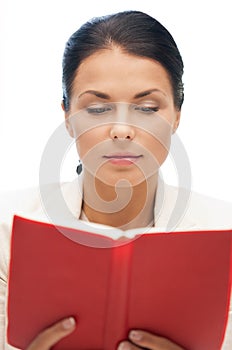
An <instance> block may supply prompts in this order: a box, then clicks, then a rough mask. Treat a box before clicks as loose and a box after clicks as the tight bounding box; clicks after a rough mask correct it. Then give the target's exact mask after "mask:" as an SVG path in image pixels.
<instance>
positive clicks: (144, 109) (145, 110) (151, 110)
mask: <svg viewBox="0 0 232 350" xmlns="http://www.w3.org/2000/svg"><path fill="white" fill-rule="evenodd" d="M135 110H136V111H140V112H143V113H146V114H151V113H154V112H158V110H159V107H147V106H135Z"/></svg>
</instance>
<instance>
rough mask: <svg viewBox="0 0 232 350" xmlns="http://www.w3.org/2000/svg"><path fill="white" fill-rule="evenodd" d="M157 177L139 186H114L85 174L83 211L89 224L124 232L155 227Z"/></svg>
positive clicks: (123, 183)
mask: <svg viewBox="0 0 232 350" xmlns="http://www.w3.org/2000/svg"><path fill="white" fill-rule="evenodd" d="M157 178H158V176H157V174H155V175H153V176H152V177H150V178H149V179H146V180H144V181H142V182H140V183H139V184H136V185H135V186H129V185H128V183H127V182H125V181H121V182H119V183H118V186H117V187H115V186H110V185H108V184H106V183H104V182H102V181H101V180H99V179H97V178H93V177H92V176H91V175H90V174H88V173H86V172H85V174H84V183H83V184H84V192H83V207H82V209H83V211H84V213H85V215H86V217H87V218H88V220H89V221H91V222H95V223H100V224H105V225H109V226H113V227H118V228H120V229H122V230H128V229H132V228H139V227H147V226H153V225H154V219H155V218H154V201H155V193H156V188H157Z"/></svg>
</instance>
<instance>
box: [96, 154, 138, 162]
mask: <svg viewBox="0 0 232 350" xmlns="http://www.w3.org/2000/svg"><path fill="white" fill-rule="evenodd" d="M142 157H143V156H142V154H139V155H136V154H132V153H114V154H109V155H104V156H103V158H105V159H108V160H109V162H110V163H112V164H115V165H132V164H134V163H135V162H137V161H138V160H139V159H140V158H142Z"/></svg>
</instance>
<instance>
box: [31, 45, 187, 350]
mask: <svg viewBox="0 0 232 350" xmlns="http://www.w3.org/2000/svg"><path fill="white" fill-rule="evenodd" d="M122 82H123V83H122ZM153 90H154V91H153ZM89 91H91V92H89ZM93 91H94V92H93ZM151 91H152V92H151ZM96 92H97V93H96ZM139 94H140V97H138V95H139ZM103 95H104V96H103ZM106 95H107V96H106ZM142 95H143V96H142ZM118 102H121V103H122V106H124V107H125V106H126V107H128V106H129V105H131V104H135V105H139V106H143V107H144V106H145V107H158V109H159V111H158V113H159V115H161V119H160V121H161V124H159V125H161V128H163V129H164V132H163V134H162V133H161V134H162V135H161V139H162V142H161V141H160V139H159V137H157V135H156V134H154V133H153V130H151V129H152V127H153V122H154V121H155V120H157V118H158V117H157V115H156V113H157V112H154V113H151V114H149V115H147V114H146V113H145V114H144V113H141V118H140V119H141V120H142V122H143V125H142V127H141V125H140V121H139V122H138V124H132V123H131V124H130V123H128V122H127V121H126V122H125V120H123V121H122V120H121V119H117V120H116V122H115V119H114V122H113V123H111V122H110V123H101V122H100V123H99V124H98V125H96V126H95V127H94V128H88V126H86V125H85V121H86V120H85V119H82V122H81V123H80V118H81V116H80V118H79V119H78V118H72V116H75V115H80V111H83V110H86V108H88V107H89V106H91V108H92V107H93V106H99V105H100V106H102V104H103V103H118ZM117 106H118V105H117ZM145 110H146V109H145ZM122 114H123V111H122V110H121V112H120V113H118V115H119V116H122ZM97 117H99V116H97ZM65 118H66V127H67V129H68V132H69V133H70V135H71V136H72V137H75V139H76V145H77V150H78V154H79V156H80V158H81V160H82V163H83V166H84V168H85V172H84V198H83V210H84V212H85V215H86V216H87V217H88V219H89V220H90V221H93V222H99V223H102V224H108V225H111V226H115V227H120V228H122V229H128V228H133V227H139V226H140V225H141V226H146V225H148V224H149V223H150V222H151V221H153V220H154V217H153V205H154V200H155V193H156V186H157V170H158V168H159V166H160V165H161V164H162V163H163V162H164V160H165V159H166V157H167V155H168V150H169V146H170V139H171V135H172V133H174V132H175V130H176V129H177V127H178V125H179V120H180V111H179V110H178V109H177V108H176V107H175V105H174V100H173V91H172V86H171V83H170V79H169V76H168V74H167V72H166V70H165V69H164V68H163V67H162V66H161V65H160V64H159V63H158V62H156V61H154V60H151V59H147V58H141V57H136V56H131V55H129V54H126V53H123V52H122V51H121V50H120V49H119V48H118V47H113V48H111V49H108V50H102V51H99V52H97V53H95V54H93V55H92V56H90V57H88V58H87V59H85V60H84V62H83V63H82V64H81V65H80V67H79V69H78V71H77V74H76V77H75V80H74V84H73V90H72V97H71V101H70V110H69V111H68V112H65ZM100 118H101V116H100ZM140 119H139V120H140ZM83 125H84V126H83ZM155 126H156V124H154V127H155ZM167 126H168V127H167ZM163 135H164V136H165V137H164V138H162V137H163ZM121 145H123V147H125V148H123V150H125V149H126V150H127V149H130V147H131V145H136V147H137V148H136V152H140V151H141V152H142V154H143V156H142V157H141V158H139V161H138V162H137V163H136V164H134V163H133V164H131V165H130V166H124V165H120V164H119V165H118V164H116V165H115V164H112V163H111V162H108V161H105V159H104V158H103V159H104V161H102V155H104V154H106V153H107V150H108V149H109V147H112V150H116V149H117V150H118V147H119V146H120V147H121ZM98 147H101V148H98ZM95 148H96V149H97V150H98V153H95V152H93V156H92V157H90V159H88V154H89V153H91V152H92V150H94V149H95ZM99 150H101V152H102V153H99ZM98 154H100V155H101V157H98ZM149 155H150V156H151V157H150V158H149ZM139 162H140V163H139ZM147 164H148V165H149V166H148V165H147ZM153 168H155V169H157V170H154V171H150V169H153ZM143 169H145V172H144V170H143ZM122 179H123V180H124V184H123V185H122V184H121V187H122V188H123V191H122V192H120V191H118V197H117V196H116V192H117V188H116V187H117V185H118V183H119V182H120V181H121V180H122ZM128 184H129V185H128ZM91 186H94V188H95V189H96V193H94V192H93V191H92V188H93V187H91ZM123 186H124V187H123ZM130 189H132V195H131V197H130V200H129V202H128V203H127V204H126V205H124V206H123V207H122V208H121V209H120V210H117V211H116V210H115V203H116V207H117V205H118V203H119V204H124V203H125V201H126V199H127V198H124V197H123V196H124V193H127V190H130ZM119 190H120V186H119ZM144 193H145V195H144ZM127 194H128V193H127ZM120 196H121V197H120ZM99 198H100V199H99ZM115 198H116V200H121V202H115ZM138 198H139V199H140V200H139V201H138V200H137V199H138ZM104 206H105V207H104ZM77 328H78V327H77ZM75 329H76V323H75V320H74V319H72V318H69V319H65V320H63V321H61V322H58V323H56V324H55V325H53V326H51V327H50V328H47V329H46V330H45V331H44V332H42V333H41V334H39V335H38V336H37V337H36V338H35V340H34V341H33V342H32V343H31V344H30V346H29V347H28V348H27V350H37V349H38V350H48V349H50V348H51V347H52V346H53V345H54V344H56V343H57V342H58V341H59V340H60V339H62V338H63V337H66V336H68V335H69V334H70V333H72V332H73V331H74V330H75ZM141 348H147V349H151V350H183V348H181V347H180V346H179V345H177V344H174V343H173V342H171V341H170V340H168V339H165V338H162V337H159V336H156V335H154V334H151V333H148V332H146V331H144V330H132V331H130V333H129V334H128V339H126V340H125V341H123V342H121V343H120V344H119V346H118V350H130V349H131V350H133V349H134V350H138V349H141Z"/></svg>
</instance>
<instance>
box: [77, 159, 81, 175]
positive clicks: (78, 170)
mask: <svg viewBox="0 0 232 350" xmlns="http://www.w3.org/2000/svg"><path fill="white" fill-rule="evenodd" d="M76 172H77V174H78V175H80V173H81V172H82V163H81V161H80V160H79V164H78V166H77V168H76Z"/></svg>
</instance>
